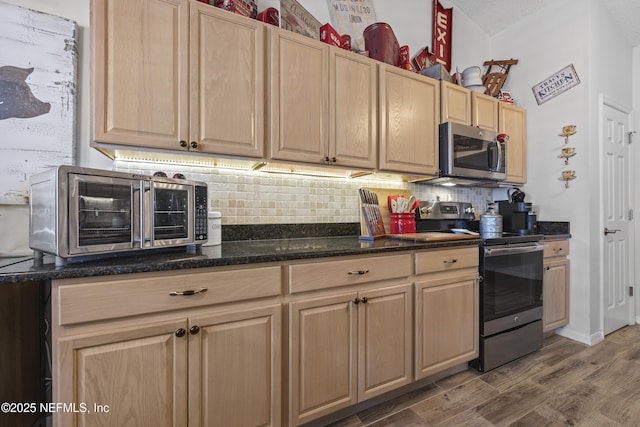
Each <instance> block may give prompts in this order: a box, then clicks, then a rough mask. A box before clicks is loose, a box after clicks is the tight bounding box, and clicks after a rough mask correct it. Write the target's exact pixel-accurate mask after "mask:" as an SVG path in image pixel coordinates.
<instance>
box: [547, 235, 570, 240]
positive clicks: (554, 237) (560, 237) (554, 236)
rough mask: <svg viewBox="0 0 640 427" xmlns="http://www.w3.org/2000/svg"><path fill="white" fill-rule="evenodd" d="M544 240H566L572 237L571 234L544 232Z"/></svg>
mask: <svg viewBox="0 0 640 427" xmlns="http://www.w3.org/2000/svg"><path fill="white" fill-rule="evenodd" d="M543 236H544V240H566V239H570V238H571V234H544V235H543Z"/></svg>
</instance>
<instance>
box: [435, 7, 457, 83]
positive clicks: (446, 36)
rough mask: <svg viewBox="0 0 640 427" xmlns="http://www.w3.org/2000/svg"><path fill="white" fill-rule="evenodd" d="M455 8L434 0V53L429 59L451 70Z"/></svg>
mask: <svg viewBox="0 0 640 427" xmlns="http://www.w3.org/2000/svg"><path fill="white" fill-rule="evenodd" d="M452 22H453V8H450V9H445V8H443V7H442V5H441V4H440V2H439V1H438V0H433V40H432V43H431V46H432V48H433V53H432V54H431V55H430V56H429V60H430V61H431V62H433V63H434V64H442V65H443V66H444V68H446V69H447V71H451V30H452Z"/></svg>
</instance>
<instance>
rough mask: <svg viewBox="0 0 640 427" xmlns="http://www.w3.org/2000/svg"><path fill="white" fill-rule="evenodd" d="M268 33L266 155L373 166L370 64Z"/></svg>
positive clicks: (294, 37) (278, 33)
mask: <svg viewBox="0 0 640 427" xmlns="http://www.w3.org/2000/svg"><path fill="white" fill-rule="evenodd" d="M270 32H271V36H270V40H271V49H270V61H269V62H270V73H269V74H270V76H271V79H270V84H271V87H270V96H269V99H270V108H269V111H270V114H271V119H270V123H271V153H270V157H271V158H272V159H276V160H290V161H297V162H305V163H315V164H318V163H319V164H335V165H339V166H348V167H362V168H370V169H373V168H375V166H376V160H377V158H376V155H375V147H376V145H377V126H376V119H377V104H376V103H377V86H376V82H377V69H376V62H375V61H373V60H371V59H368V58H365V57H362V56H359V55H355V54H353V53H351V52H347V51H344V50H342V49H338V48H334V47H330V46H329V45H327V44H325V43H321V42H319V41H317V40H313V39H310V38H308V37H304V36H301V35H298V34H295V33H292V32H290V31H285V30H277V29H272V30H271V31H270Z"/></svg>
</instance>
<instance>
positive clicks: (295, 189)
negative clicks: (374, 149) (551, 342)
mask: <svg viewBox="0 0 640 427" xmlns="http://www.w3.org/2000/svg"><path fill="white" fill-rule="evenodd" d="M114 170H119V171H126V172H134V173H140V174H145V175H153V173H154V172H157V171H163V172H165V173H166V174H167V175H168V176H173V174H174V173H183V174H184V175H185V176H186V177H187V178H188V179H193V180H197V181H204V182H206V183H207V184H208V186H209V210H210V211H219V212H221V213H222V223H223V224H307V223H334V222H335V223H348V222H359V221H360V214H359V203H358V189H359V188H361V187H367V188H391V189H399V190H409V191H411V193H412V194H413V195H414V196H415V197H416V198H418V199H421V200H435V199H436V198H437V197H440V200H454V201H463V202H471V203H472V204H473V206H474V208H475V210H476V215H477V216H479V215H480V213H481V212H482V211H484V209H485V204H486V201H487V200H490V199H491V198H492V190H491V189H487V188H464V187H442V186H435V185H426V184H412V183H407V182H393V181H378V180H367V179H364V178H355V179H346V178H327V177H321V178H320V177H310V176H304V175H289V174H273V173H268V172H261V171H245V170H229V169H217V168H211V167H203V166H183V165H174V164H168V163H144V162H132V161H124V160H116V161H114Z"/></svg>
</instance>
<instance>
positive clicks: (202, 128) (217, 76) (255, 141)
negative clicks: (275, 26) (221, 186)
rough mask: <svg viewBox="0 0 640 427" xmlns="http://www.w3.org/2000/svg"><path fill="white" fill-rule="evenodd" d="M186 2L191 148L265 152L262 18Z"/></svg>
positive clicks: (257, 154) (242, 153) (240, 153)
mask: <svg viewBox="0 0 640 427" xmlns="http://www.w3.org/2000/svg"><path fill="white" fill-rule="evenodd" d="M190 7H191V9H190V16H191V25H190V32H191V44H190V56H191V58H190V61H191V62H190V73H191V76H190V85H191V91H190V95H191V96H190V103H191V105H190V128H191V140H190V146H189V149H190V150H195V151H202V152H207V153H216V154H228V155H238V156H248V157H263V156H264V154H265V153H264V93H265V83H264V78H265V77H264V76H265V73H264V51H265V45H264V43H265V39H264V33H265V29H264V24H263V23H261V22H258V21H255V20H251V19H246V18H242V17H240V16H237V15H235V14H233V13H227V12H224V11H221V10H219V9H217V8H214V7H211V6H209V5H207V4H202V3H200V2H191V6H190ZM192 142H196V144H197V145H195V147H194V146H193V145H192V144H191V143H192Z"/></svg>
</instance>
